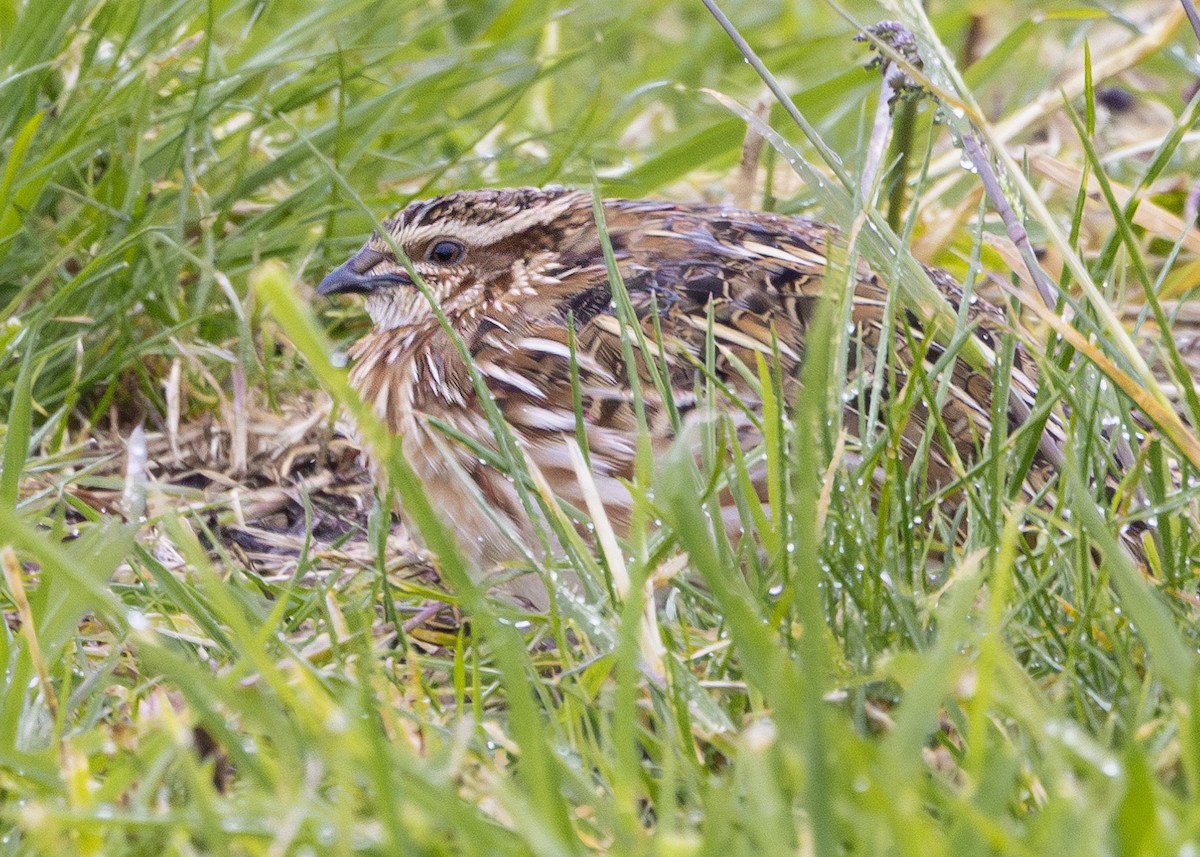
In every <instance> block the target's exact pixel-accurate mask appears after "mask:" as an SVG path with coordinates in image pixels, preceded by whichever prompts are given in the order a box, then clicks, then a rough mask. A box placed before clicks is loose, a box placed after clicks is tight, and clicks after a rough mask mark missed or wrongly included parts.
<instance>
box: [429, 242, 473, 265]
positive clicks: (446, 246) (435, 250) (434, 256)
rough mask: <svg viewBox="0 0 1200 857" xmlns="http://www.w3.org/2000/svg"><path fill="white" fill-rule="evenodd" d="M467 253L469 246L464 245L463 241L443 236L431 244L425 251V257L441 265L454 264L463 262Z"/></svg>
mask: <svg viewBox="0 0 1200 857" xmlns="http://www.w3.org/2000/svg"><path fill="white" fill-rule="evenodd" d="M466 254H467V248H466V247H464V246H463V243H462V242H461V241H455V240H454V239H453V238H442V239H439V240H437V241H434V242H433V244H431V245H430V246H429V250H428V251H427V252H426V253H425V258H426V259H428V260H429V261H430V262H436V263H437V264H439V265H454V264H456V263H458V262H461V261H462V258H463V256H465V255H466Z"/></svg>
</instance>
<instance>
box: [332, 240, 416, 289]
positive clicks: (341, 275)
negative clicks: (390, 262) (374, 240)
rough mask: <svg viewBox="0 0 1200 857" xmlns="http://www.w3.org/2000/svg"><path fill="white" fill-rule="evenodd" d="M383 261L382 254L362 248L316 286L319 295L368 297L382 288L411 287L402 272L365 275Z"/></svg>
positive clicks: (410, 280)
mask: <svg viewBox="0 0 1200 857" xmlns="http://www.w3.org/2000/svg"><path fill="white" fill-rule="evenodd" d="M381 261H383V254H382V253H380V252H378V251H376V250H368V249H366V248H363V249H362V250H359V251H358V252H357V253H355V254H354V255H353V256H351V257H350V258H349V259H348V260H346V263H345V264H343V265H341V266H340V267H338V268H334V269H333V270H332V271H330V272H329V273H328V274H327V275H326V276H325V279H323V280H321V284H320V285H319V286H317V294H319V295H347V294H359V295H369V294H370V293H371V292H373V291H375V290H376V289H378V288H380V287H382V286H411V285H412V284H413V282H412V279H410V278H409V276H408V274H406V273H404V272H403V271H396V272H395V273H389V274H367V273H366V272H367V271H369V270H371V269H372V268H374V267H375V266H376V265H378V264H379V263H380V262H381Z"/></svg>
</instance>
